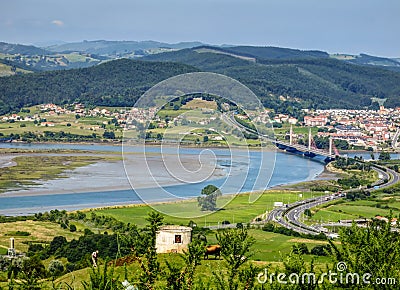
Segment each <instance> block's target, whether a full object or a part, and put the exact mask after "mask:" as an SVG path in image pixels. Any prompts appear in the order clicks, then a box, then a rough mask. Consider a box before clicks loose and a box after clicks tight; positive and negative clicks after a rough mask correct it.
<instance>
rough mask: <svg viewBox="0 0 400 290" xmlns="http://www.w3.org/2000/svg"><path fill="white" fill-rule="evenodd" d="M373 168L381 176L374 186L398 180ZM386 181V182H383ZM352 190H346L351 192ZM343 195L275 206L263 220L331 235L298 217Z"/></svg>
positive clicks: (393, 174)
mask: <svg viewBox="0 0 400 290" xmlns="http://www.w3.org/2000/svg"><path fill="white" fill-rule="evenodd" d="M373 170H375V171H377V172H378V174H379V175H380V176H381V178H380V179H379V180H378V181H377V182H375V183H374V184H373V185H374V186H379V188H383V187H388V186H391V185H394V184H396V183H397V182H399V180H400V179H399V175H398V174H397V173H396V172H395V171H393V170H391V169H389V168H386V171H384V170H382V169H380V168H377V167H375V166H374V167H373ZM385 181H387V182H385ZM354 190H355V189H353V190H347V191H346V192H351V191H354ZM366 190H367V191H374V190H376V189H375V188H370V189H366ZM342 197H344V195H343V194H336V195H325V196H321V197H316V198H311V199H306V200H303V201H300V202H296V203H292V204H289V205H287V207H281V208H276V209H274V210H272V211H271V212H270V213H269V215H268V217H267V219H266V220H265V221H266V222H269V221H274V222H277V223H278V224H280V225H282V226H284V227H286V228H289V229H292V230H294V231H296V232H299V233H303V234H311V235H318V234H320V233H325V234H327V235H328V236H329V235H331V236H333V235H334V234H333V233H330V232H329V231H328V230H327V229H326V228H324V227H323V226H321V225H312V226H309V225H306V224H304V223H302V222H301V221H300V217H301V216H302V214H303V213H304V211H305V210H306V209H311V208H313V207H316V206H319V205H321V204H324V203H327V202H330V201H332V200H335V199H340V198H342Z"/></svg>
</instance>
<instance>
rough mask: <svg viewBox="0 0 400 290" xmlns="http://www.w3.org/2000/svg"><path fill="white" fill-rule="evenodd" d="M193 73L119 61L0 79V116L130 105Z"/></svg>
mask: <svg viewBox="0 0 400 290" xmlns="http://www.w3.org/2000/svg"><path fill="white" fill-rule="evenodd" d="M193 71H196V69H195V68H193V67H191V66H187V65H184V64H177V63H168V62H163V63H161V62H143V61H134V60H127V59H121V60H116V61H110V62H107V63H104V64H101V65H98V66H95V67H91V68H85V69H73V70H62V71H51V72H40V73H34V74H27V75H17V76H11V77H3V78H0V114H5V113H8V112H11V111H19V109H20V108H22V107H24V106H29V105H35V104H41V103H48V102H53V103H58V104H60V103H72V102H74V101H79V102H84V103H86V104H93V105H104V106H132V105H134V103H135V101H136V100H137V98H138V97H139V96H140V95H141V94H143V93H144V92H145V91H146V90H147V89H149V88H150V87H152V86H153V85H155V84H156V83H158V82H160V81H162V80H164V79H166V78H169V77H172V76H175V75H178V74H183V73H188V72H193Z"/></svg>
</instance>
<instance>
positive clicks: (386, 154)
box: [379, 151, 390, 161]
mask: <svg viewBox="0 0 400 290" xmlns="http://www.w3.org/2000/svg"><path fill="white" fill-rule="evenodd" d="M379 160H382V161H388V160H390V153H389V152H384V151H382V152H381V153H380V154H379Z"/></svg>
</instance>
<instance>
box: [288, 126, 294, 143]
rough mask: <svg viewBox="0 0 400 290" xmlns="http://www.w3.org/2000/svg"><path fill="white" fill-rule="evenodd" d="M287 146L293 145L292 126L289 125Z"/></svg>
mask: <svg viewBox="0 0 400 290" xmlns="http://www.w3.org/2000/svg"><path fill="white" fill-rule="evenodd" d="M289 144H290V145H293V125H292V124H290V131H289Z"/></svg>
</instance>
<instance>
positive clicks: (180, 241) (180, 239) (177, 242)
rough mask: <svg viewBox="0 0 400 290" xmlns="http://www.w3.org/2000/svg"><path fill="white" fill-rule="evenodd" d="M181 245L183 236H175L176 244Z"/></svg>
mask: <svg viewBox="0 0 400 290" xmlns="http://www.w3.org/2000/svg"><path fill="white" fill-rule="evenodd" d="M181 243H182V236H181V235H175V244H181Z"/></svg>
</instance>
